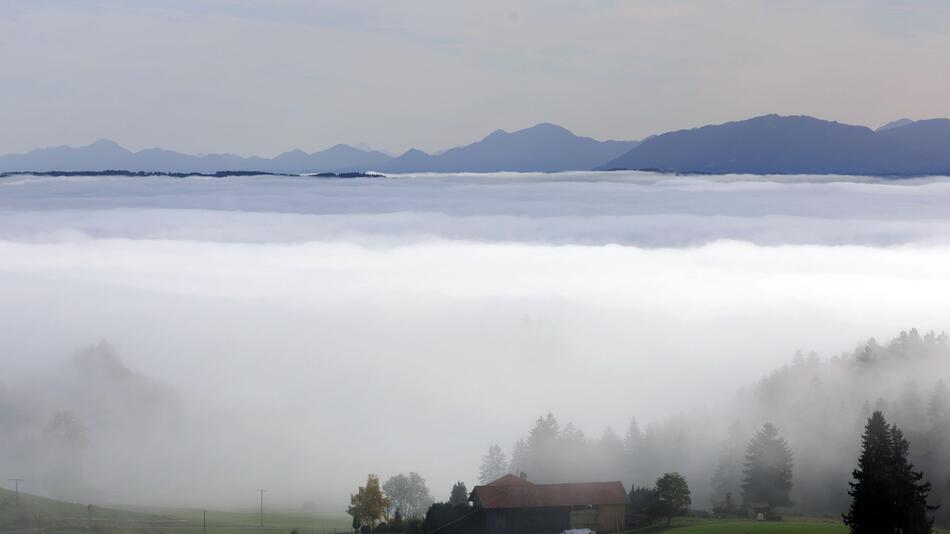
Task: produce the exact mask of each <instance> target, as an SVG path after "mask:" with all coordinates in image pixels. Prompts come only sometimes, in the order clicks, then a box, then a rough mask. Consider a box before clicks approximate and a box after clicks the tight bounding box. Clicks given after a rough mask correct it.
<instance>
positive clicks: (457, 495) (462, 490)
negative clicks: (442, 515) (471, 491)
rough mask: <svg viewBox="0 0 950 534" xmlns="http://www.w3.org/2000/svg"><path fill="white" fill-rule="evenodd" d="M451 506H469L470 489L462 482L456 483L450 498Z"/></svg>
mask: <svg viewBox="0 0 950 534" xmlns="http://www.w3.org/2000/svg"><path fill="white" fill-rule="evenodd" d="M449 504H453V505H455V506H468V489H467V488H466V487H465V483H464V482H462V481H458V482H456V483H455V484H454V485H453V486H452V494H451V495H450V496H449Z"/></svg>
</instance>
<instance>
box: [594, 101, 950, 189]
mask: <svg viewBox="0 0 950 534" xmlns="http://www.w3.org/2000/svg"><path fill="white" fill-rule="evenodd" d="M597 168H598V169H603V170H608V169H639V170H646V169H649V170H662V171H670V172H684V173H712V174H726V173H750V174H874V175H920V174H947V173H950V120H948V119H931V120H922V121H908V122H904V123H902V124H898V125H893V126H891V127H889V128H884V129H881V130H879V131H876V132H875V131H873V130H871V129H869V128H866V127H864V126H852V125H848V124H841V123H838V122H832V121H825V120H820V119H816V118H813V117H807V116H791V117H786V116H779V115H765V116H762V117H755V118H752V119H748V120H744V121H736V122H727V123H725V124H718V125H711V126H703V127H701V128H695V129H691V130H679V131H675V132H669V133H665V134H661V135H657V136H654V137H651V138H648V139H646V140H644V141H643V142H642V143H640V144H639V145H638V146H636V147H634V148H633V149H631V150H629V151H628V152H626V153H625V154H623V155H622V156H620V157H618V158H615V159H612V160H609V161H607V162H606V163H604V164H602V165H599V166H597Z"/></svg>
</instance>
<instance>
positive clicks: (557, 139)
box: [382, 123, 637, 173]
mask: <svg viewBox="0 0 950 534" xmlns="http://www.w3.org/2000/svg"><path fill="white" fill-rule="evenodd" d="M636 145H637V142H636V141H597V140H596V139H591V138H589V137H579V136H576V135H574V134H573V133H571V132H570V131H569V130H567V129H565V128H562V127H560V126H557V125H554V124H548V123H542V124H538V125H536V126H532V127H531V128H526V129H524V130H518V131H516V132H510V133H509V132H506V131H504V130H495V131H494V132H492V133H491V134H489V135H488V136H487V137H485V138H484V139H482V140H480V141H478V142H475V143H472V144H470V145H465V146H461V147H458V148H453V149H451V150H447V151H445V152H443V153H441V154H426V153H425V152H422V151H421V150H416V149H412V150H409V151H407V152H406V153H405V154H402V155H401V156H399V157H397V158H394V159H392V160H390V161H389V162H388V163H387V164H386V165H385V166H384V167H382V170H383V171H386V172H396V173H399V172H501V171H515V172H531V171H537V172H557V171H571V170H589V169H591V168H592V167H594V166H596V165H598V164H599V163H601V162H604V161H607V160H608V159H612V158H615V157H617V156H619V155H621V154H623V153H624V152H626V151H628V150H630V149H631V148H633V147H634V146H636Z"/></svg>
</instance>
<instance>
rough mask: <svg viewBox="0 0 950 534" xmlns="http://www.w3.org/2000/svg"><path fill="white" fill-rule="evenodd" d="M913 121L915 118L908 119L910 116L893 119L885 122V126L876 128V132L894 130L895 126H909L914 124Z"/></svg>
mask: <svg viewBox="0 0 950 534" xmlns="http://www.w3.org/2000/svg"><path fill="white" fill-rule="evenodd" d="M913 123H914V121H913V120H911V119H908V118H906V117H905V118H903V119H897V120H896V121H891V122H889V123H887V124H885V125H884V126H881V127H880V128H878V129H877V130H875V131H876V132H883V131H884V130H892V129H894V128H900V127H901V126H907V125H909V124H913Z"/></svg>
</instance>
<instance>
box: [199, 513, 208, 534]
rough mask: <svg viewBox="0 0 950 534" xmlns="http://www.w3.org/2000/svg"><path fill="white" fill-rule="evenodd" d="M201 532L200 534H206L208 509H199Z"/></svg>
mask: <svg viewBox="0 0 950 534" xmlns="http://www.w3.org/2000/svg"><path fill="white" fill-rule="evenodd" d="M201 532H202V534H208V511H207V510H202V511H201Z"/></svg>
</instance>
